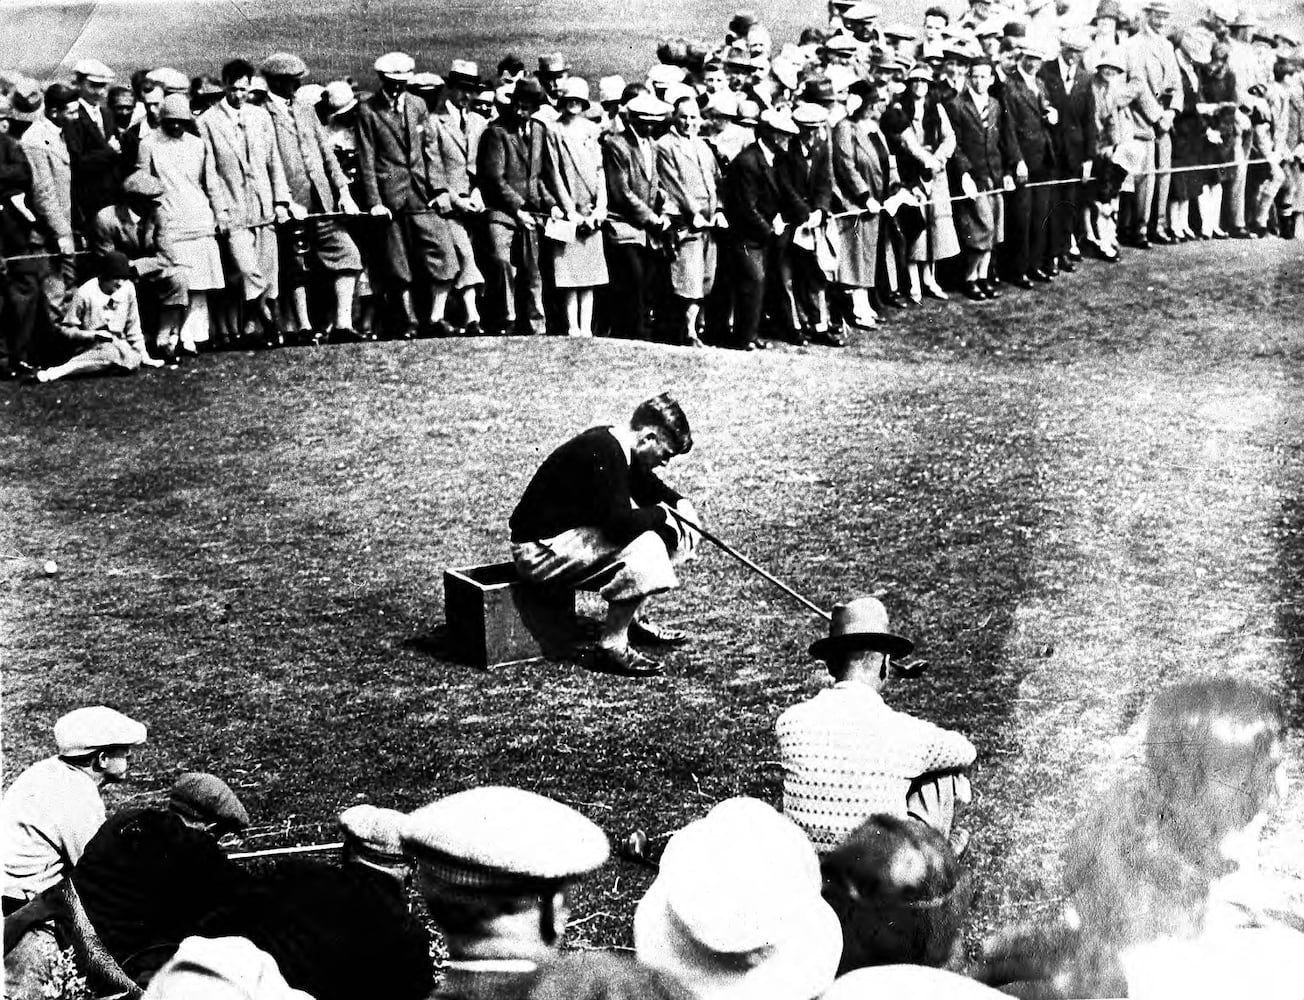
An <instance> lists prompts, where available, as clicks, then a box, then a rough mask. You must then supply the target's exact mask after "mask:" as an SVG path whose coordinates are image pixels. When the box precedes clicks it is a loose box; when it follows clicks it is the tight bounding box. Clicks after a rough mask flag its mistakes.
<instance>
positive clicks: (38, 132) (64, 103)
mask: <svg viewBox="0 0 1304 1000" xmlns="http://www.w3.org/2000/svg"><path fill="white" fill-rule="evenodd" d="M76 104H77V92H76V91H75V90H73V89H72V88H71V87H68V86H65V85H64V84H62V83H52V84H51V85H50V86H49V87H47V88H46V89H45V97H44V102H43V107H42V108H41V115H40V117H39V118H37V119H36V121H34V122H33V123H32V124H31V127H29V128H28V130H27V131H26V132H24V133H23V153H24V154H25V155H26V156H27V162H28V163H30V164H31V167H32V206H31V208H32V211H33V212H34V213H35V215H36V218H37V223H38V226H37V233H38V235H39V239H40V249H41V251H42V252H44V253H48V254H51V255H52V256H51V257H50V258H49V259H47V260H45V261H42V271H43V272H44V274H43V277H42V279H41V285H42V288H43V290H44V293H45V306H46V310H47V313H48V315H49V320H50V329H51V330H54V329H57V328H58V326H59V324H60V322H62V320H63V314H64V310H65V309H66V308H67V305H68V300H69V298H70V297H71V296H72V291H73V289H74V288H75V287H76V281H77V261H76V258H75V257H74V256H73V255H74V254H75V253H76V250H77V247H76V244H75V242H74V240H73V207H72V158H71V156H70V155H69V153H68V143H67V141H66V140H65V139H64V134H63V123H64V122H65V121H66V120H67V118H68V115H69V110H70V109H73V108H75V107H76Z"/></svg>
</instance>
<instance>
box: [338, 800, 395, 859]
mask: <svg viewBox="0 0 1304 1000" xmlns="http://www.w3.org/2000/svg"><path fill="white" fill-rule="evenodd" d="M405 819H407V816H406V814H404V813H401V812H399V811H398V810H397V809H381V808H380V807H379V806H372V805H362V806H351V807H350V808H348V809H345V810H344V812H342V813H340V832H341V833H343V834H344V849H345V850H346V851H352V852H353V854H354V855H355V856H356V857H358V858H360V859H361V860H363V861H368V862H371V863H372V864H379V865H384V866H386V867H390V868H392V867H395V866H397V865H404V864H407V856H406V855H405V854H404V853H403V837H402V835H401V831H402V829H403V821H404V820H405Z"/></svg>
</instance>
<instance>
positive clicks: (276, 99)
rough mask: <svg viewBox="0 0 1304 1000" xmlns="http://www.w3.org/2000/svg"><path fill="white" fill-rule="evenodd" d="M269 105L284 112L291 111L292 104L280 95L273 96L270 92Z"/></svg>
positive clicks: (268, 96) (268, 94) (268, 95)
mask: <svg viewBox="0 0 1304 1000" xmlns="http://www.w3.org/2000/svg"><path fill="white" fill-rule="evenodd" d="M267 103H268V104H270V105H271V106H272V107H274V108H280V109H281V110H282V111H289V110H290V102H289V101H287V100H286V99H285V98H284V97H282V96H281V95H280V94H273V93H272V92H271V91H270V90H269V91H268V92H267Z"/></svg>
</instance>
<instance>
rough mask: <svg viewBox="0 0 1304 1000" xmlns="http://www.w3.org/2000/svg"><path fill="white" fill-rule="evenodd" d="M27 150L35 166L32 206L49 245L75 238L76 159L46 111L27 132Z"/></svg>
mask: <svg viewBox="0 0 1304 1000" xmlns="http://www.w3.org/2000/svg"><path fill="white" fill-rule="evenodd" d="M22 146H23V152H24V153H25V154H26V155H27V161H28V162H29V163H30V164H31V166H32V202H33V204H32V209H33V211H34V212H35V214H36V216H37V218H38V219H40V220H41V226H40V230H39V231H40V233H41V237H42V239H43V241H44V242H45V245H46V249H50V250H53V249H54V248H55V246H56V245H57V243H58V241H59V240H61V239H72V160H71V158H70V157H69V154H68V144H67V143H66V142H65V141H64V138H63V132H62V130H60V129H59V127H58V126H56V125H55V124H54V123H53V122H52V121H50V120H49V119H48V118H46V117H45V116H44V115H42V116H41V117H40V118H38V119H37V120H36V121H34V122H33V123H32V126H31V128H29V129H28V130H27V131H26V132H24V133H23V138H22Z"/></svg>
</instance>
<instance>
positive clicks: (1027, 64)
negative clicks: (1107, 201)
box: [1002, 37, 1059, 288]
mask: <svg viewBox="0 0 1304 1000" xmlns="http://www.w3.org/2000/svg"><path fill="white" fill-rule="evenodd" d="M1045 55H1046V49H1045V47H1044V42H1043V41H1041V40H1040V39H1037V38H1035V37H1034V38H1023V39H1020V40H1019V62H1018V66H1017V67H1016V68H1015V71H1014V72H1013V73H1011V74H1010V75H1009V76H1008V77H1006V80H1005V96H1004V99H1003V100H1002V106H1003V108H1004V111H1005V114H1006V116H1008V117H1009V119H1010V126H1011V128H1012V129H1013V131H1014V137H1015V140H1016V142H1017V143H1018V147H1019V159H1018V162H1017V163H1016V164H1015V175H1014V180H1015V185H1016V186H1015V189H1014V191H1013V192H1011V193H1010V196H1009V199H1008V202H1007V205H1006V208H1007V212H1008V216H1009V217H1008V219H1007V222H1008V226H1007V229H1006V247H1007V249H1008V251H1009V252H1008V254H1007V259H1006V266H1007V267H1008V269H1009V272H1010V281H1011V283H1012V284H1014V285H1016V286H1018V287H1019V288H1032V287H1033V282H1049V281H1052V280H1054V279H1053V278H1052V276H1051V275H1050V274H1049V273H1048V272H1047V271H1044V270H1042V263H1043V261H1044V260H1045V257H1046V217H1047V215H1048V214H1049V210H1050V189H1049V188H1048V187H1031V186H1030V185H1033V184H1040V183H1042V182H1045V181H1048V180H1051V178H1052V175H1053V172H1054V167H1055V149H1054V142H1053V140H1052V130H1053V129H1054V128H1055V126H1056V124H1057V123H1058V121H1059V115H1058V113H1057V112H1056V111H1055V108H1054V107H1053V106H1052V105H1051V103H1050V98H1049V97H1048V96H1047V95H1046V85H1045V84H1044V83H1043V82H1042V80H1041V77H1040V76H1038V73H1039V72H1040V71H1041V65H1042V62H1043V61H1044V59H1045Z"/></svg>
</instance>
